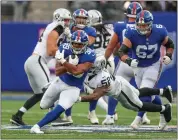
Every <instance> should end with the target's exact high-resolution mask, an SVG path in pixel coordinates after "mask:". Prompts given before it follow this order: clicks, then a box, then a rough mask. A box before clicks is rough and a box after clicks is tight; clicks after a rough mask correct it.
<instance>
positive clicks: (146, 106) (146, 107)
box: [140, 102, 164, 112]
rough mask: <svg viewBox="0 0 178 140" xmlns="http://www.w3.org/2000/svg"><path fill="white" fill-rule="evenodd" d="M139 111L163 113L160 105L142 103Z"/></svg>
mask: <svg viewBox="0 0 178 140" xmlns="http://www.w3.org/2000/svg"><path fill="white" fill-rule="evenodd" d="M140 111H147V112H161V111H164V107H163V106H162V105H156V104H153V103H147V102H143V106H142V108H140Z"/></svg>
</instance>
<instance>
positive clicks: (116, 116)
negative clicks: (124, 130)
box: [114, 112, 118, 121]
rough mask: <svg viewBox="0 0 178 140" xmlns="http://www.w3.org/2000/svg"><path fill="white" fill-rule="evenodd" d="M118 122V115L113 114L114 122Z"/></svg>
mask: <svg viewBox="0 0 178 140" xmlns="http://www.w3.org/2000/svg"><path fill="white" fill-rule="evenodd" d="M117 120H118V115H117V113H116V112H115V113H114V121H117Z"/></svg>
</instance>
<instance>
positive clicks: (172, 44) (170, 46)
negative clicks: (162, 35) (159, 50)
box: [164, 38, 174, 49]
mask: <svg viewBox="0 0 178 140" xmlns="http://www.w3.org/2000/svg"><path fill="white" fill-rule="evenodd" d="M164 46H165V47H166V48H172V49H174V42H173V41H172V39H170V38H168V41H167V43H166V44H165V45H164Z"/></svg>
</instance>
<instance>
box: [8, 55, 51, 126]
mask: <svg viewBox="0 0 178 140" xmlns="http://www.w3.org/2000/svg"><path fill="white" fill-rule="evenodd" d="M24 67H25V72H26V74H27V77H28V80H29V83H30V86H31V88H32V89H33V92H34V95H33V96H32V97H30V98H29V99H28V100H27V101H26V102H25V103H24V105H23V106H22V107H21V108H20V109H19V110H18V111H17V112H16V114H14V115H13V116H12V118H11V119H10V122H12V123H14V124H16V125H24V122H23V121H22V116H23V115H24V113H25V112H26V111H27V110H29V109H30V108H32V107H33V106H34V105H35V104H36V103H37V102H39V101H40V100H41V98H42V96H43V93H44V92H43V90H42V89H43V87H44V86H45V85H47V84H48V83H49V74H50V72H49V69H48V67H47V65H46V64H45V62H44V60H43V58H42V57H41V56H37V55H32V56H30V57H29V58H28V59H27V60H26V62H25V66H24Z"/></svg>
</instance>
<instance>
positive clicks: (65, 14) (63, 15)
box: [53, 8, 72, 27]
mask: <svg viewBox="0 0 178 140" xmlns="http://www.w3.org/2000/svg"><path fill="white" fill-rule="evenodd" d="M71 20H72V16H71V13H70V11H69V10H67V9H64V8H59V9H56V10H55V11H54V13H53V21H56V22H59V23H60V24H62V25H63V27H68V26H69V25H70V21H71Z"/></svg>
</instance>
